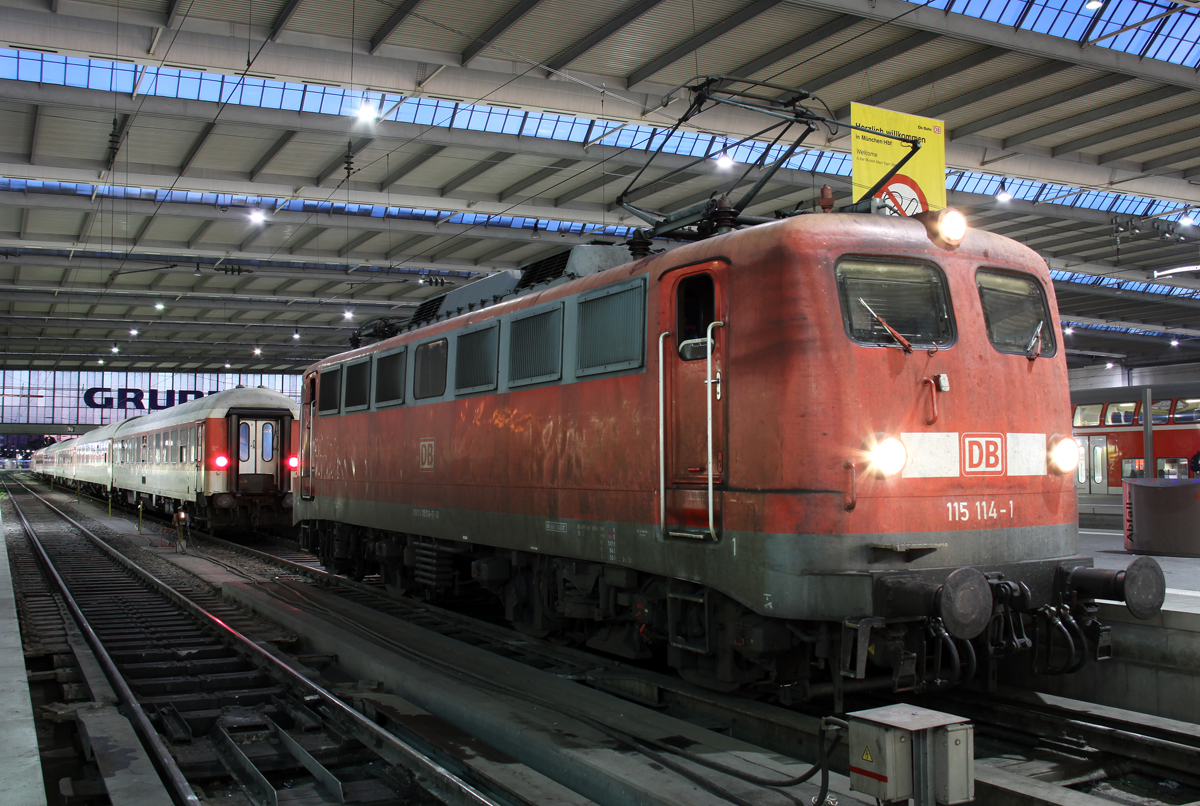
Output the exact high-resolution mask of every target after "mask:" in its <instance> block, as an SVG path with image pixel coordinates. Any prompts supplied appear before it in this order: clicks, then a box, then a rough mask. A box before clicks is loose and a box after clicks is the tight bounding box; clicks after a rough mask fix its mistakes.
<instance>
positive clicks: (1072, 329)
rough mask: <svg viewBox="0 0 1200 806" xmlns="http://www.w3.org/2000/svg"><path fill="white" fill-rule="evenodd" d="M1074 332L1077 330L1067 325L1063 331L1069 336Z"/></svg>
mask: <svg viewBox="0 0 1200 806" xmlns="http://www.w3.org/2000/svg"><path fill="white" fill-rule="evenodd" d="M1074 332H1075V328H1073V327H1071V326H1070V325H1067V327H1065V328H1064V329H1063V333H1066V334H1067V335H1068V336H1070V335H1071V334H1072V333H1074Z"/></svg>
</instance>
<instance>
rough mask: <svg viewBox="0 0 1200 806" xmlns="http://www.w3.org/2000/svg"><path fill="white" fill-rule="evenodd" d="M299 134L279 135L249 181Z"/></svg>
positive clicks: (254, 168)
mask: <svg viewBox="0 0 1200 806" xmlns="http://www.w3.org/2000/svg"><path fill="white" fill-rule="evenodd" d="M295 2H299V0H295ZM299 133H300V132H298V131H297V130H296V129H288V130H287V131H285V132H284V133H283V134H281V135H280V136H279V139H278V140H276V141H275V143H274V145H272V146H271V147H270V148H269V149H267V153H266V154H264V155H263V158H262V159H260V160H259V161H258V164H257V165H255V166H254V167H253V168H251V169H250V181H251V182H254V181H255V180H257V179H258V177H259V176H261V175H262V173H263V172H264V171H266V170H267V166H268V165H270V164H271V161H272V160H273V159H275V158H276V157H278V156H279V152H281V151H283V149H284V148H286V147H287V144H288V143H290V142H292V138H293V137H295V136H296V135H297V134H299Z"/></svg>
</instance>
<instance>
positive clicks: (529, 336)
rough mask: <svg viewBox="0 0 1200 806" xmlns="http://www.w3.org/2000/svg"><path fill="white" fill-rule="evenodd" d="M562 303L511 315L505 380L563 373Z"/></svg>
mask: <svg viewBox="0 0 1200 806" xmlns="http://www.w3.org/2000/svg"><path fill="white" fill-rule="evenodd" d="M562 315H563V309H562V305H561V304H560V305H558V306H556V307H554V308H552V309H550V310H548V311H542V312H540V313H536V314H533V315H532V316H524V317H522V318H520V319H514V320H513V322H512V326H511V328H510V329H509V333H508V339H509V350H508V382H509V384H510V385H512V386H519V385H524V384H529V383H540V382H543V381H555V380H558V379H559V378H561V377H562Z"/></svg>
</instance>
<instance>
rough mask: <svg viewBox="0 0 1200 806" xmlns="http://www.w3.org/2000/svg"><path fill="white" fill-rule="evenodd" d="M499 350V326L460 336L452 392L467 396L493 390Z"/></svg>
mask: <svg viewBox="0 0 1200 806" xmlns="http://www.w3.org/2000/svg"><path fill="white" fill-rule="evenodd" d="M499 349H500V326H499V325H498V324H493V325H489V326H487V327H485V328H482V329H481V330H472V331H470V332H469V333H462V334H460V335H459V337H458V354H457V356H456V357H455V360H454V391H455V392H457V393H459V394H466V393H468V392H487V391H490V390H492V389H495V388H496V375H497V371H498V370H497V364H498V362H499V360H500V353H499ZM418 366H420V364H419V363H418Z"/></svg>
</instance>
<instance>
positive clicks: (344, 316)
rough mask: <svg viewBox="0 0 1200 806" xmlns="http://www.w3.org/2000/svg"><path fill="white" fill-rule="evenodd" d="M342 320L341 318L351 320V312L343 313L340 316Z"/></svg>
mask: <svg viewBox="0 0 1200 806" xmlns="http://www.w3.org/2000/svg"><path fill="white" fill-rule="evenodd" d="M342 318H343V319H353V318H354V312H353V311H346V312H345V313H343V314H342Z"/></svg>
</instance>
